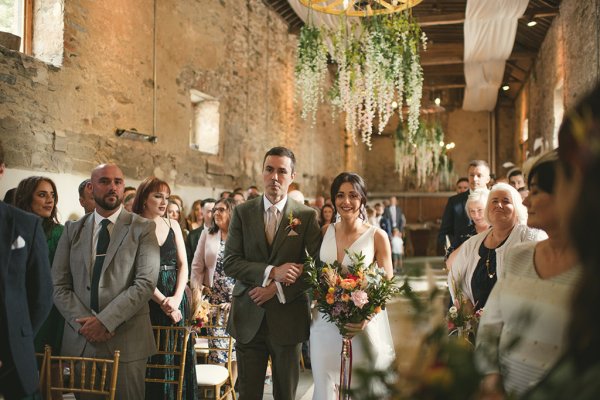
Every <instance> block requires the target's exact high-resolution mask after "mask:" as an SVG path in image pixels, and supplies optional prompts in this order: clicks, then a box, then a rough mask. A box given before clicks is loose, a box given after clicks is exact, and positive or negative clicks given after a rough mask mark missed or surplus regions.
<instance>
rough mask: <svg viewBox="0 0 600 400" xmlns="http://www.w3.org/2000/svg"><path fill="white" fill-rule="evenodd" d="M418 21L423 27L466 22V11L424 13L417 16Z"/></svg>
mask: <svg viewBox="0 0 600 400" xmlns="http://www.w3.org/2000/svg"><path fill="white" fill-rule="evenodd" d="M417 22H418V23H419V25H421V27H424V26H439V25H456V24H462V23H463V22H465V13H464V12H460V13H451V14H442V15H424V16H422V17H417Z"/></svg>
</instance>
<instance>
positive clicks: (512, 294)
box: [476, 242, 581, 395]
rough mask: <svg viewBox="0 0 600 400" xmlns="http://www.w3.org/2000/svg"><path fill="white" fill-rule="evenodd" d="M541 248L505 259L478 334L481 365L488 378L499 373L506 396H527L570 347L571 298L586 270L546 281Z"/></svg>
mask: <svg viewBox="0 0 600 400" xmlns="http://www.w3.org/2000/svg"><path fill="white" fill-rule="evenodd" d="M536 244H537V243H536V242H526V243H522V244H519V245H517V246H515V247H514V248H512V249H511V251H510V252H508V253H507V255H506V260H505V263H504V271H503V272H502V274H503V275H504V276H503V277H502V278H503V279H499V280H498V283H497V284H496V286H495V287H494V289H493V290H492V292H491V294H490V297H489V298H488V301H487V303H486V306H485V309H484V311H483V316H482V319H481V323H480V326H479V331H478V333H477V345H476V361H477V365H478V367H479V369H480V371H481V372H482V373H483V374H488V373H493V372H500V373H501V374H502V378H503V382H504V389H505V390H506V392H507V393H509V394H510V393H514V394H517V395H520V394H522V393H523V392H524V391H525V390H527V389H528V388H529V387H531V386H532V385H534V384H536V383H537V382H538V381H539V380H540V379H542V378H543V376H544V375H545V374H546V372H547V371H548V370H549V369H550V368H551V367H552V366H553V365H554V364H555V363H556V361H557V360H558V359H559V358H560V356H561V355H562V353H563V350H564V349H565V346H566V339H567V337H566V335H567V324H568V323H569V321H570V315H569V308H570V303H571V293H572V290H573V287H574V285H575V283H576V282H577V280H578V278H579V276H580V274H581V268H580V267H579V266H576V267H574V268H571V269H569V270H567V271H565V272H563V273H561V274H559V275H556V276H553V277H551V278H547V279H542V278H540V277H539V275H538V274H537V272H536V270H535V266H534V262H533V260H534V259H533V257H534V253H535V246H536Z"/></svg>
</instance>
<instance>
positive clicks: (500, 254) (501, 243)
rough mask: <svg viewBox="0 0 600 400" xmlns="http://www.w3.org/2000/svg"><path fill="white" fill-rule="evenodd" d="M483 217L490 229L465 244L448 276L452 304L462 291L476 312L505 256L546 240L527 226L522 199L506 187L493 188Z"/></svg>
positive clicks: (496, 277) (505, 185) (497, 186)
mask: <svg viewBox="0 0 600 400" xmlns="http://www.w3.org/2000/svg"><path fill="white" fill-rule="evenodd" d="M484 216H485V218H486V220H487V221H488V222H489V224H490V225H491V227H490V228H489V229H487V230H485V231H483V232H481V233H478V234H477V235H475V236H473V237H471V238H470V239H468V240H467V241H466V242H464V243H463V245H462V246H461V247H460V249H459V250H458V254H457V255H456V259H455V260H454V263H453V264H452V269H451V270H450V272H449V273H448V287H449V289H450V294H451V296H452V301H453V302H455V301H456V300H457V292H458V291H459V290H460V291H461V292H462V294H463V295H464V296H465V298H464V300H467V301H469V302H470V305H471V306H473V307H474V309H475V310H479V309H481V308H483V307H484V306H485V303H486V301H487V298H488V296H489V294H490V292H491V290H492V288H493V287H494V285H495V284H496V281H497V279H498V273H500V274H501V273H502V270H503V266H504V258H505V255H506V253H507V252H508V251H509V250H510V249H511V248H512V247H513V246H514V245H515V244H517V243H522V242H528V241H535V240H541V239H544V238H546V234H545V233H544V232H541V231H539V230H537V229H532V228H529V227H528V226H527V225H526V222H527V209H526V208H525V206H523V203H522V202H521V196H520V195H519V193H518V192H517V191H516V190H515V188H513V187H512V186H510V185H508V184H506V183H498V184H496V185H494V186H493V187H492V190H491V191H490V194H489V196H488V201H487V204H486V207H485V214H484Z"/></svg>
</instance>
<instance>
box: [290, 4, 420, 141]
mask: <svg viewBox="0 0 600 400" xmlns="http://www.w3.org/2000/svg"><path fill="white" fill-rule="evenodd" d="M359 21H360V22H359V23H355V24H349V23H348V19H347V18H346V17H345V16H344V15H342V16H340V24H339V27H338V28H337V29H334V30H326V29H319V28H316V27H314V26H312V25H311V24H310V14H309V20H308V23H307V24H306V25H304V26H303V27H302V30H301V32H300V40H299V42H298V59H297V64H296V93H297V94H298V96H299V97H300V98H301V99H302V114H301V115H302V117H303V118H305V119H306V118H308V117H309V116H312V121H313V123H314V122H315V120H316V111H317V108H318V104H319V103H320V102H322V101H324V96H323V93H325V92H327V93H328V94H329V96H328V99H329V100H330V102H331V104H332V105H333V106H334V109H335V111H336V112H339V113H344V114H345V127H346V130H347V131H348V132H349V133H350V134H352V135H353V136H354V137H355V138H356V136H357V133H360V136H361V140H362V142H364V143H365V144H366V145H367V147H369V149H370V148H371V135H372V134H373V130H374V129H375V130H376V131H377V133H379V134H381V132H383V129H384V128H385V126H386V125H387V123H388V121H389V119H390V117H391V115H392V113H393V112H394V109H395V107H398V110H399V115H400V118H401V119H402V118H403V112H402V110H403V108H404V107H403V106H404V105H405V106H406V114H407V118H406V119H407V122H408V125H407V126H408V131H409V135H410V136H414V135H417V133H418V129H419V114H420V109H421V96H422V91H423V69H422V68H421V64H420V54H419V52H420V50H421V49H426V45H427V37H426V36H425V34H424V33H423V32H422V31H421V28H420V27H419V25H418V24H417V23H416V22H415V21H414V20H413V19H412V16H411V13H410V11H402V12H398V13H394V14H389V15H375V16H370V17H365V18H361V19H360V20H359ZM325 43H328V44H330V47H331V48H330V51H329V52H328V51H327V46H326V45H325ZM328 53H329V57H330V59H331V61H333V62H334V63H335V64H336V65H337V72H336V74H335V78H334V80H333V83H332V85H331V87H330V88H327V87H326V81H327V79H326V78H327V72H328V70H327V63H326V60H327V56H328Z"/></svg>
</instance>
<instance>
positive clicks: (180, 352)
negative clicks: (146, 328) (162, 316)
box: [146, 326, 191, 400]
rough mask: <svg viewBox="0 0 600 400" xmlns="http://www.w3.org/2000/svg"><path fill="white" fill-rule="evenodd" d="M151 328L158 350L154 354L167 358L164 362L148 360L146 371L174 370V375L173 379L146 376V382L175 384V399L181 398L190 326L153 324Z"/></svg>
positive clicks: (179, 399)
mask: <svg viewBox="0 0 600 400" xmlns="http://www.w3.org/2000/svg"><path fill="white" fill-rule="evenodd" d="M152 330H153V331H154V340H155V343H156V348H157V350H158V352H157V353H156V355H161V356H166V358H167V359H168V360H167V362H165V363H164V364H158V363H153V362H152V363H150V362H149V363H148V364H146V371H149V370H152V369H155V370H159V371H165V370H174V371H175V376H174V379H166V378H149V377H146V382H153V383H162V384H167V385H176V386H177V400H181V397H182V395H183V378H184V374H185V359H186V355H187V346H188V341H189V339H190V334H191V328H190V327H188V326H153V327H152ZM168 356H171V357H168ZM168 361H170V362H168Z"/></svg>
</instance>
